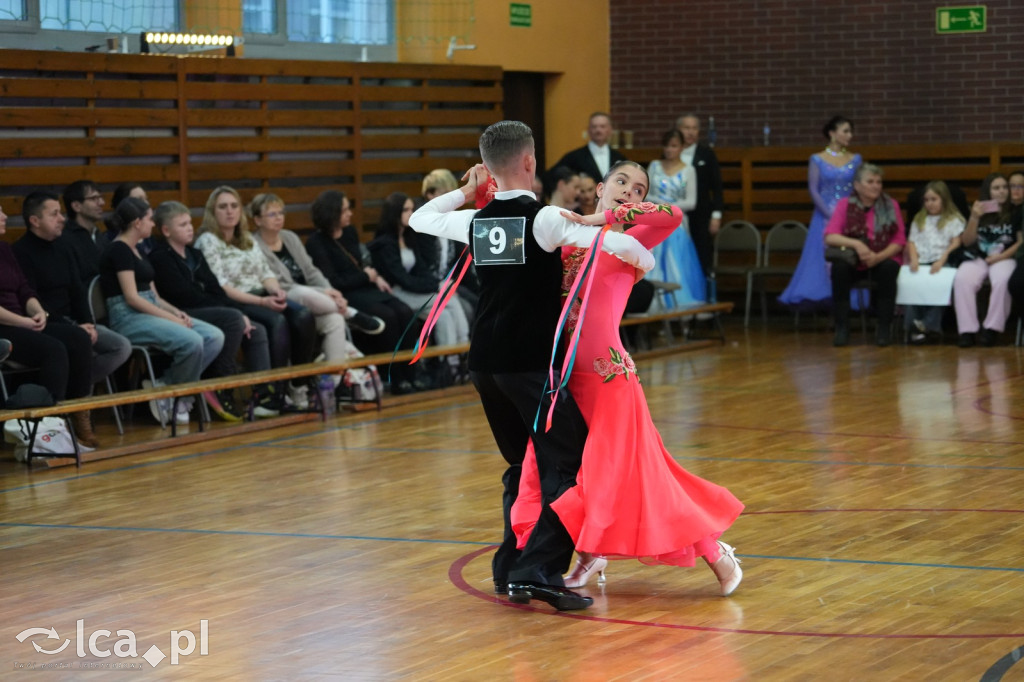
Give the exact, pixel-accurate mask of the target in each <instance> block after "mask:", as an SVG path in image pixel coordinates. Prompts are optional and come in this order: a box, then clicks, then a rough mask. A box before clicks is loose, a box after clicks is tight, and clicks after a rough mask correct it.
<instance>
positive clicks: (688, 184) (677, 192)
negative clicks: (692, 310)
mask: <svg viewBox="0 0 1024 682" xmlns="http://www.w3.org/2000/svg"><path fill="white" fill-rule="evenodd" d="M661 146H662V156H661V160H660V161H657V160H656V161H651V165H650V166H649V167H648V169H647V172H648V174H649V176H650V178H651V200H652V201H655V202H657V203H659V204H671V205H673V206H678V207H679V210H681V211H683V224H682V225H681V226H680V227H679V229H678V230H673V231H672V233H671V234H670V235H669V236H668V238H667V239H665V241H663V242H662V243H661V244H658V245H657V246H655V247H654V248H653V249H652V250H651V253H653V254H654V262H655V265H654V269H653V270H651V271H650V272H649V273H647V277H648V279H654V280H661V281H663V282H675V283H677V284H681V285H682V287H683V288H682V289H680V290H679V291H678V292H676V296H675V298H676V301H677V302H678V303H679V305H683V306H686V305H692V304H694V303H702V302H703V301H704V300H705V299H706V282H705V279H704V277H705V273H704V271H703V270H701V267H700V258H699V257H698V256H697V247H696V246H694V245H693V239H691V238H690V229H689V227H688V226H687V224H686V211H692V210H693V207H694V206H696V205H697V173H696V172H695V171H694V170H693V166H691V165H690V164H688V163H685V162H684V161H683V160H682V159H680V158H679V155H680V154H681V153H682V151H683V146H684V145H683V134H682V133H681V132H679V131H678V130H676V129H675V128H673V129H672V130H670V131H668V132H667V133H665V134H664V135H662V136H661ZM666 307H669V308H670V307H672V306H671V304H669V305H666Z"/></svg>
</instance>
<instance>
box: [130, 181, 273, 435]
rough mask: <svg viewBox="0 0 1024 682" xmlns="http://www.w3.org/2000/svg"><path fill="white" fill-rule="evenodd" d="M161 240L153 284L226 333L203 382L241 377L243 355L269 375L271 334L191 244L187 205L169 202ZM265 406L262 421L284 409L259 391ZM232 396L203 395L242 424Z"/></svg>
mask: <svg viewBox="0 0 1024 682" xmlns="http://www.w3.org/2000/svg"><path fill="white" fill-rule="evenodd" d="M153 221H154V223H155V226H156V235H157V238H155V239H153V242H154V244H155V246H154V247H153V251H152V253H150V254H149V262H150V263H151V264H152V265H153V273H154V280H153V282H154V284H156V287H157V289H158V290H159V291H160V295H161V297H162V298H163V299H164V300H165V301H168V302H169V303H170V304H171V305H173V306H175V307H177V308H179V309H181V310H184V311H185V312H186V313H188V315H189V316H191V317H193V318H196V319H199V320H202V321H203V322H208V323H210V324H212V325H213V326H214V327H217V328H218V329H220V330H221V331H222V332H224V348H223V349H221V352H220V353H219V354H218V355H217V357H216V358H214V360H213V362H212V363H210V365H209V367H207V369H206V372H205V373H204V377H224V376H231V375H233V374H237V373H238V366H237V364H236V362H235V358H236V357H238V350H239V348H241V349H242V350H243V351H244V357H245V363H246V370H247V371H250V372H260V371H263V370H267V369H270V348H269V344H268V341H267V330H266V328H265V327H264V326H263V325H262V324H260V323H259V322H253V321H251V320H250V319H249V318H248V317H247V316H246V315H245V314H244V313H242V311H241V310H240V309H239V306H238V304H236V303H235V302H234V301H232V300H231V299H230V298H228V296H227V294H225V293H224V290H223V289H222V288H221V286H220V283H219V282H218V281H217V277H216V276H214V274H213V272H212V271H211V270H210V266H209V264H208V263H207V262H206V257H205V256H203V252H202V251H200V250H199V249H197V248H195V247H193V246H190V244H191V243H192V235H193V231H192V216H191V214H190V213H189V210H188V207H187V206H185V204H182V203H179V202H177V201H165V202H164V203H162V204H160V205H159V206H157V209H156V211H155V212H154V214H153ZM257 392H258V393H259V395H260V397H261V400H260V401H259V402H257V405H256V407H255V411H254V413H255V415H256V416H257V417H272V416H276V415H277V414H278V413H279V405H278V404H276V402H275V401H274V398H275V396H274V395H273V394H272V392H271V391H257ZM233 393H234V392H233V391H231V390H223V391H217V392H215V393H214V392H210V391H207V392H206V393H204V394H203V397H204V399H205V400H206V402H207V404H208V405H209V406H210V408H211V409H212V410H213V411H214V412H215V413H216V414H217V416H219V417H220V418H221V419H223V420H225V421H239V419H240V417H239V415H240V414H241V412H240V411H239V410H238V409H236V408H235V405H234V399H233Z"/></svg>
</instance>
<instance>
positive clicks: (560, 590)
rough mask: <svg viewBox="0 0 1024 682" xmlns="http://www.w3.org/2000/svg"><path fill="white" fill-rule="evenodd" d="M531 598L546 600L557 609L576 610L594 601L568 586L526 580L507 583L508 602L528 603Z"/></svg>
mask: <svg viewBox="0 0 1024 682" xmlns="http://www.w3.org/2000/svg"><path fill="white" fill-rule="evenodd" d="M531 599H539V600H541V601H543V602H547V603H548V604H551V605H552V606H554V607H555V608H556V609H558V610H559V611H577V610H579V609H585V608H587V607H588V606H590V605H591V604H593V603H594V600H593V599H592V598H590V597H584V596H583V595H582V594H577V593H576V592H573V591H572V590H570V589H569V588H568V587H558V586H556V585H542V584H540V583H526V582H524V583H509V584H508V600H509V601H510V602H512V603H514V604H529V603H530V600H531Z"/></svg>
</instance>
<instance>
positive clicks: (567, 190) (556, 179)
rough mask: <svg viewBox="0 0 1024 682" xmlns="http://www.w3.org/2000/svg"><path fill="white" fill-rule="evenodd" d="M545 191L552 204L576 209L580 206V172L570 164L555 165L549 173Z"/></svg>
mask: <svg viewBox="0 0 1024 682" xmlns="http://www.w3.org/2000/svg"><path fill="white" fill-rule="evenodd" d="M544 191H545V192H546V193H547V195H548V196H549V197H550V199H549V200H548V203H549V204H550V205H551V206H557V207H558V208H564V209H565V210H566V211H575V210H577V209H578V208H579V206H580V174H579V173H578V172H577V171H574V170H573V169H571V168H569V167H568V166H555V167H554V168H552V169H551V170H549V171H548V173H547V182H546V183H545V186H544Z"/></svg>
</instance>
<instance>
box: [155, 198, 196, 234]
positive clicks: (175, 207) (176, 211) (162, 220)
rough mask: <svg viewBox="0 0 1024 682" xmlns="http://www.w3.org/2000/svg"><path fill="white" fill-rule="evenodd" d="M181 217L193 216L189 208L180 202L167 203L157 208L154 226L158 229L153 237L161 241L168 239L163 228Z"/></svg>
mask: <svg viewBox="0 0 1024 682" xmlns="http://www.w3.org/2000/svg"><path fill="white" fill-rule="evenodd" d="M180 215H187V216H190V217H191V215H192V213H191V211H189V210H188V206H186V205H185V204H183V203H181V202H180V201H165V202H163V203H162V204H160V205H159V206H157V207H156V210H154V211H153V224H154V225H155V226H156V229H155V230H153V236H154V237H158V238H159V239H164V240H166V239H167V236H166V235H164V231H163V229H162V228H163V226H164V225H166V224H168V223H169V222H171V221H172V220H174V219H175V218H177V217H178V216H180Z"/></svg>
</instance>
